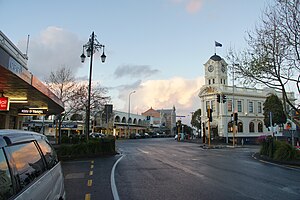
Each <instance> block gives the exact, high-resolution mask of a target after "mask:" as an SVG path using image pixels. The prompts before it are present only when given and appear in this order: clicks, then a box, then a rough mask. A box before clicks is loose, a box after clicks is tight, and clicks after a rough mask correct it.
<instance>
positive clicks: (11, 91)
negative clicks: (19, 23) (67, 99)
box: [0, 32, 64, 115]
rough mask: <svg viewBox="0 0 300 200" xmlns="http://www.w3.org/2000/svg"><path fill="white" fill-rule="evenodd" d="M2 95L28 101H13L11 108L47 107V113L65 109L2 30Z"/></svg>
mask: <svg viewBox="0 0 300 200" xmlns="http://www.w3.org/2000/svg"><path fill="white" fill-rule="evenodd" d="M0 36H1V37H0V39H1V38H2V40H3V41H4V42H0V95H3V96H4V97H8V98H10V99H11V100H12V99H22V100H24V101H27V103H21V102H20V103H19V102H18V103H13V104H12V103H11V104H10V109H11V110H18V109H23V108H29V107H30V108H45V107H46V108H47V109H48V111H47V113H46V114H47V115H51V114H60V113H62V112H63V111H64V107H63V103H62V101H61V100H60V99H59V98H58V97H57V96H56V95H55V94H54V93H53V92H51V91H50V90H49V88H48V87H47V86H45V85H44V83H42V81H40V80H39V79H38V78H37V77H36V76H34V75H33V74H32V73H31V72H30V71H28V69H27V66H26V56H24V55H23V54H21V52H20V51H19V50H18V49H17V48H16V47H15V46H14V45H13V44H12V42H10V41H9V39H8V38H6V37H5V36H4V34H3V33H2V32H0ZM21 58H22V59H21Z"/></svg>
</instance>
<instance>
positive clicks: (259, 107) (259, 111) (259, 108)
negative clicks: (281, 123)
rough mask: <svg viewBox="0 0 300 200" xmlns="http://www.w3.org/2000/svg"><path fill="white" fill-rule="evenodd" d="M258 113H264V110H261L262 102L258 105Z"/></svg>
mask: <svg viewBox="0 0 300 200" xmlns="http://www.w3.org/2000/svg"><path fill="white" fill-rule="evenodd" d="M257 112H258V113H261V112H262V109H261V102H258V103H257Z"/></svg>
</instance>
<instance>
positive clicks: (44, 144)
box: [0, 130, 66, 200]
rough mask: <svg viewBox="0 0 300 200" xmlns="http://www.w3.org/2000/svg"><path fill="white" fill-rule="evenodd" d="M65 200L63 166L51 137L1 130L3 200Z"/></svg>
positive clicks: (1, 190) (1, 184)
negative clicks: (50, 141)
mask: <svg viewBox="0 0 300 200" xmlns="http://www.w3.org/2000/svg"><path fill="white" fill-rule="evenodd" d="M65 198H66V197H65V189H64V179H63V174H62V169H61V164H60V162H59V161H58V159H57V155H56V153H55V151H54V149H53V148H52V146H51V145H50V144H49V142H48V140H47V138H46V137H45V136H44V135H41V134H38V133H35V132H28V131H22V130H0V200H2V199H24V200H25V199H32V200H34V199H49V200H50V199H51V200H52V199H59V200H62V199H65Z"/></svg>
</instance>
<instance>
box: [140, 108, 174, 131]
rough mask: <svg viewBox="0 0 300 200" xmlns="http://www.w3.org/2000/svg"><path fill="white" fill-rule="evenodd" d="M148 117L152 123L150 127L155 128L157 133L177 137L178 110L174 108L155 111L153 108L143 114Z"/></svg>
mask: <svg viewBox="0 0 300 200" xmlns="http://www.w3.org/2000/svg"><path fill="white" fill-rule="evenodd" d="M142 115H143V116H146V117H147V120H149V122H150V126H152V127H153V128H155V130H156V131H159V132H161V133H165V134H167V135H175V129H176V109H175V106H173V108H172V109H161V110H154V109H153V108H152V107H151V108H150V109H149V110H147V111H145V112H144V113H142Z"/></svg>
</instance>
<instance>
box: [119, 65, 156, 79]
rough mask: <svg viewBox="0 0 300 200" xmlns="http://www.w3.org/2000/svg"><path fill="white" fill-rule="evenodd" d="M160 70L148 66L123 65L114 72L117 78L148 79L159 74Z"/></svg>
mask: <svg viewBox="0 0 300 200" xmlns="http://www.w3.org/2000/svg"><path fill="white" fill-rule="evenodd" d="M158 72H159V70H157V69H151V67H150V66H148V65H122V66H119V67H117V69H116V70H115V72H114V76H115V77H116V78H122V77H130V78H146V77H150V76H152V75H154V74H157V73H158Z"/></svg>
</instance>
